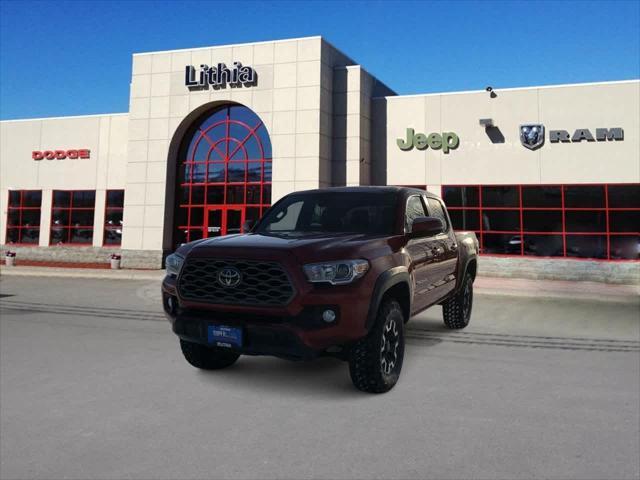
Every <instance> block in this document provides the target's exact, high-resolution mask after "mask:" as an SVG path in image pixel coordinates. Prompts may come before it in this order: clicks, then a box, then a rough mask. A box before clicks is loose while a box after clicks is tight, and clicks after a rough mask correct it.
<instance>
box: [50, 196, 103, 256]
mask: <svg viewBox="0 0 640 480" xmlns="http://www.w3.org/2000/svg"><path fill="white" fill-rule="evenodd" d="M56 192H66V193H69V206H68V207H61V206H56V205H55V203H54V202H55V195H56ZM77 192H90V193H93V206H92V207H74V206H73V194H74V193H77ZM56 210H63V211H66V212H67V215H68V217H69V219H68V223H67V224H66V225H62V226H61V225H54V223H53V221H54V211H56ZM76 211H92V212H93V224H92V225H72V224H71V219H72V218H73V213H74V212H76ZM95 211H96V191H95V190H53V191H52V192H51V222H50V233H49V245H64V246H72V247H86V246H91V245H93V236H94V233H95V228H94V227H95V223H96V218H95ZM54 228H55V229H62V231H63V232H64V234H65V241H63V242H57V243H53V232H54ZM76 228H77V229H80V228H81V229H84V230H91V242H72V241H71V232H72V230H73V229H76Z"/></svg>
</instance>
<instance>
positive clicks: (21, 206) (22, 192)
mask: <svg viewBox="0 0 640 480" xmlns="http://www.w3.org/2000/svg"><path fill="white" fill-rule="evenodd" d="M15 192H18V194H19V195H20V199H19V201H18V206H15V205H11V193H15ZM27 193H39V194H40V205H38V206H37V207H25V201H24V197H25V194H27ZM7 195H8V198H7V226H6V231H5V234H6V235H5V244H7V245H30V246H33V245H36V246H37V245H38V244H39V243H40V224H41V220H42V190H9V192H7ZM25 210H28V211H38V212H39V214H40V221H39V222H38V225H37V226H35V227H26V226H25V225H24V219H23V212H24V211H25ZM13 211H17V212H18V224H17V225H9V217H10V214H11V212H13ZM27 228H28V229H30V230H37V231H38V238H37V239H36V241H35V242H23V241H22V235H23V232H24V230H25V229H27ZM10 230H17V231H18V241H17V242H10V241H9V231H10Z"/></svg>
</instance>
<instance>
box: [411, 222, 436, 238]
mask: <svg viewBox="0 0 640 480" xmlns="http://www.w3.org/2000/svg"><path fill="white" fill-rule="evenodd" d="M443 231H444V224H443V223H442V220H440V219H439V218H436V217H418V218H416V219H414V220H413V225H411V233H410V234H409V236H411V237H431V236H433V235H437V234H439V233H442V232H443Z"/></svg>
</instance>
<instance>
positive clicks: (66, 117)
mask: <svg viewBox="0 0 640 480" xmlns="http://www.w3.org/2000/svg"><path fill="white" fill-rule="evenodd" d="M123 116H129V112H124V113H94V114H91V115H67V116H61V117H38V118H15V119H7V120H0V123H9V122H37V121H39V120H66V119H71V118H92V117H123Z"/></svg>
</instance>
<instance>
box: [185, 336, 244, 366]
mask: <svg viewBox="0 0 640 480" xmlns="http://www.w3.org/2000/svg"><path fill="white" fill-rule="evenodd" d="M180 348H181V349H182V354H183V355H184V358H185V359H186V360H187V362H189V363H190V364H191V365H193V366H194V367H196V368H201V369H202V370H219V369H221V368H226V367H229V366H231V365H233V364H234V363H236V360H238V358H239V357H240V354H239V353H234V352H231V351H228V350H222V349H221V348H216V347H206V346H204V345H200V344H199V343H193V342H187V341H186V340H182V339H180Z"/></svg>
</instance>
